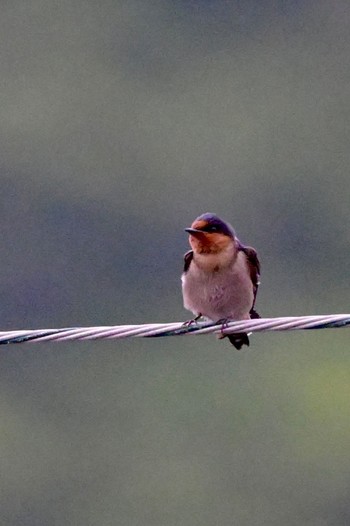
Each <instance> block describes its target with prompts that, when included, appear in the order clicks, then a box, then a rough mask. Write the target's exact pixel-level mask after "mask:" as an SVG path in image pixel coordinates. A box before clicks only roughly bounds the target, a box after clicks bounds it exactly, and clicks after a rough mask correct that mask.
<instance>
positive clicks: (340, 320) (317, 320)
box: [0, 314, 350, 345]
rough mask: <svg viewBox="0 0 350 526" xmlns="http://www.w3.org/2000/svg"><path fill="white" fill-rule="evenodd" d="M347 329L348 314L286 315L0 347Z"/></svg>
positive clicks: (9, 335)
mask: <svg viewBox="0 0 350 526" xmlns="http://www.w3.org/2000/svg"><path fill="white" fill-rule="evenodd" d="M348 326H350V314H329V315H323V316H290V317H282V318H281V317H279V318H259V319H253V320H243V321H229V322H227V323H224V324H222V323H213V322H190V323H185V324H184V323H182V322H174V323H148V324H144V325H112V326H102V327H68V328H62V329H39V330H38V329H37V330H16V331H6V332H5V331H4V332H0V345H4V344H9V343H23V342H30V341H35V342H45V341H46V342H49V341H55V342H63V341H75V340H102V339H107V340H110V339H118V338H131V337H137V338H151V337H161V336H180V335H197V334H209V333H214V334H221V335H222V336H225V335H228V334H232V333H236V332H249V333H252V332H263V331H291V330H310V329H335V328H342V327H348Z"/></svg>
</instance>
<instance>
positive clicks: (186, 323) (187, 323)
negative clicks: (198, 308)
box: [182, 314, 202, 327]
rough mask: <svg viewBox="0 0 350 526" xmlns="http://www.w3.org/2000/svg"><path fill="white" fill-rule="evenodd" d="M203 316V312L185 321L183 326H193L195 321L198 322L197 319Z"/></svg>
mask: <svg viewBox="0 0 350 526" xmlns="http://www.w3.org/2000/svg"><path fill="white" fill-rule="evenodd" d="M201 317H202V314H198V316H196V317H195V318H192V319H191V320H187V321H185V322H184V323H183V324H182V326H183V327H191V325H193V324H194V323H197V321H198V320H199V319H200V318H201Z"/></svg>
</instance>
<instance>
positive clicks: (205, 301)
mask: <svg viewBox="0 0 350 526" xmlns="http://www.w3.org/2000/svg"><path fill="white" fill-rule="evenodd" d="M185 230H186V232H188V233H189V242H190V245H191V248H192V250H189V251H188V252H186V254H185V265H184V272H183V274H182V277H181V280H182V294H183V300H184V307H185V308H186V309H188V310H190V311H192V312H193V314H194V315H195V316H196V317H195V318H194V320H190V322H187V323H191V322H192V321H196V320H198V319H199V318H200V317H202V316H204V317H205V318H208V319H209V320H212V321H214V322H219V323H222V324H223V327H224V325H225V323H227V322H228V321H232V320H245V319H250V318H260V316H259V314H258V313H257V312H256V311H255V300H256V294H257V291H258V286H259V277H260V263H259V260H258V256H257V253H256V251H255V250H254V248H251V247H247V246H245V245H243V244H242V243H241V242H240V241H239V239H238V238H237V236H236V234H235V231H234V229H233V228H232V226H231V225H230V224H229V223H226V222H225V221H223V220H222V219H220V218H219V217H218V216H217V215H215V214H211V213H206V214H203V215H201V216H199V217H197V219H195V220H194V222H193V223H192V225H191V227H190V228H186V229H185ZM227 337H228V338H229V340H230V342H231V343H232V345H234V346H235V347H236V349H241V347H242V346H243V345H249V338H248V335H247V334H246V333H235V334H229V335H228V336H227Z"/></svg>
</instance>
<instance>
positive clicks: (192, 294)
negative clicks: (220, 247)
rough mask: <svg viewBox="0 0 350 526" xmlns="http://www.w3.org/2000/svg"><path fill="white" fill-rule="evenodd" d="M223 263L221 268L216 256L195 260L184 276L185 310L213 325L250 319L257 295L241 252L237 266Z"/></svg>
mask: <svg viewBox="0 0 350 526" xmlns="http://www.w3.org/2000/svg"><path fill="white" fill-rule="evenodd" d="M204 258H205V259H204ZM206 258H208V259H206ZM231 260H233V257H232V254H231ZM221 263H222V262H221V261H220V264H218V258H217V256H215V255H210V254H206V255H202V256H200V258H198V256H197V255H196V256H195V257H194V259H193V261H192V262H191V265H190V268H189V270H188V271H187V272H186V273H184V274H183V275H182V292H183V299H184V306H185V308H186V309H188V310H190V311H192V312H193V313H194V314H195V315H198V314H200V313H201V314H202V315H203V316H205V317H207V318H209V319H211V320H213V321H217V320H219V319H221V318H232V319H238V320H239V319H246V318H249V311H250V309H251V308H252V305H253V300H254V293H253V284H252V281H251V278H250V275H249V269H248V265H247V260H246V255H245V254H244V253H243V252H238V254H237V257H236V258H235V260H234V263H232V264H230V263H228V264H226V265H222V264H221Z"/></svg>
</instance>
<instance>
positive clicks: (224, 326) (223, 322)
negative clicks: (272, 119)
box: [216, 318, 233, 340]
mask: <svg viewBox="0 0 350 526" xmlns="http://www.w3.org/2000/svg"><path fill="white" fill-rule="evenodd" d="M230 321H233V320H232V318H220V320H218V321H217V322H216V325H221V335H220V336H219V339H220V340H221V339H222V338H226V336H227V334H224V330H225V329H227V327H228V324H229V323H230Z"/></svg>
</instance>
